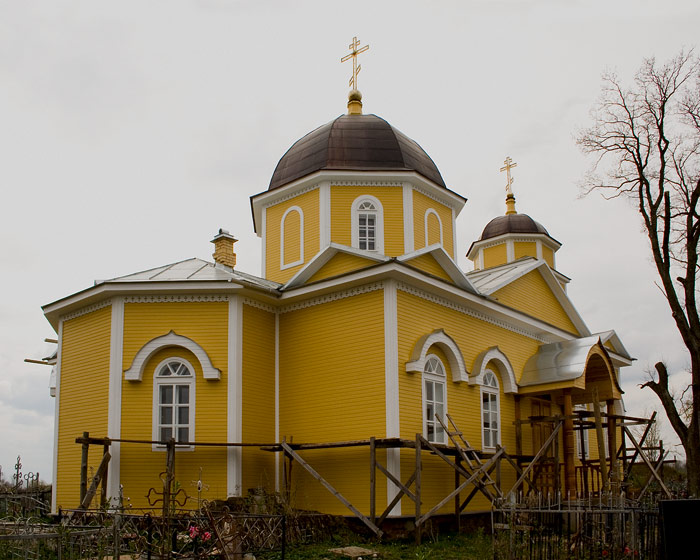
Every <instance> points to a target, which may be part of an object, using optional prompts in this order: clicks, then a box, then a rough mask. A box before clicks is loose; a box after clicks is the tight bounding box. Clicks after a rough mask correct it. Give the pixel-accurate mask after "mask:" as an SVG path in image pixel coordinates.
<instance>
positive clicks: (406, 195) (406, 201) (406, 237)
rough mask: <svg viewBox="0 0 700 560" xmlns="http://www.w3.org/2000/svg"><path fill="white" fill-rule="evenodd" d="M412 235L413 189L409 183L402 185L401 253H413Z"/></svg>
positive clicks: (413, 242)
mask: <svg viewBox="0 0 700 560" xmlns="http://www.w3.org/2000/svg"><path fill="white" fill-rule="evenodd" d="M415 245H416V244H415V239H414V233H413V188H412V187H411V184H410V183H404V185H403V252H404V253H406V254H408V253H413V251H415Z"/></svg>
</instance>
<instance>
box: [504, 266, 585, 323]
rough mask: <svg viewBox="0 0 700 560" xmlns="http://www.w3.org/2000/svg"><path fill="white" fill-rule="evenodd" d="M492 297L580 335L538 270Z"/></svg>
mask: <svg viewBox="0 0 700 560" xmlns="http://www.w3.org/2000/svg"><path fill="white" fill-rule="evenodd" d="M491 295H492V297H493V298H494V299H496V300H497V301H499V302H500V303H503V304H505V305H508V306H510V307H513V308H514V309H518V310H520V311H523V312H525V313H527V314H528V315H532V316H533V317H537V318H538V319H541V320H543V321H546V322H547V323H549V324H550V325H554V326H556V327H559V328H560V329H564V330H565V331H568V332H570V333H572V334H576V335H579V332H578V330H577V329H576V327H575V326H574V324H573V323H572V322H571V319H570V318H569V316H568V315H567V313H566V311H564V308H563V307H562V306H561V304H560V303H559V301H558V300H557V298H556V297H554V294H553V293H552V290H551V289H550V287H549V286H548V285H547V283H546V282H545V281H544V278H542V275H541V274H540V272H539V271H538V270H533V271H532V272H528V273H527V274H525V275H524V276H522V277H521V278H519V279H518V280H516V281H514V282H511V283H510V284H508V285H507V286H504V287H503V288H501V289H500V290H497V291H496V292H494V293H493V294H491Z"/></svg>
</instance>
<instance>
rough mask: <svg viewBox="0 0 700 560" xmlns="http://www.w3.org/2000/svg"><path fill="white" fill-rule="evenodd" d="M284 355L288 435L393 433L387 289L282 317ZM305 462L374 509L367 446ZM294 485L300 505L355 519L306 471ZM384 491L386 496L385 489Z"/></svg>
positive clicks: (302, 438) (316, 438)
mask: <svg viewBox="0 0 700 560" xmlns="http://www.w3.org/2000/svg"><path fill="white" fill-rule="evenodd" d="M279 352H280V394H281V395H284V398H283V399H281V401H280V434H281V435H282V436H287V437H290V436H293V437H294V441H295V442H330V441H345V440H352V439H366V438H369V437H371V436H377V437H383V436H384V435H385V433H386V420H385V412H384V411H385V391H384V297H383V291H381V290H376V291H372V292H368V293H364V294H358V295H354V296H351V297H347V298H343V299H339V300H336V301H331V302H328V303H324V304H320V305H314V306H311V307H307V308H303V309H298V310H295V311H290V312H287V313H282V314H281V315H280V350H279ZM304 456H308V457H309V460H310V461H311V463H312V464H313V465H314V466H318V470H319V472H320V473H321V474H322V475H323V476H324V477H326V478H327V480H329V482H331V484H333V485H337V488H338V489H339V490H340V491H341V492H342V493H343V494H344V495H345V496H346V497H347V498H348V499H349V500H350V501H351V502H353V503H359V505H360V507H361V508H362V509H364V510H366V507H365V506H366V504H367V502H366V500H367V496H368V494H369V491H368V476H369V475H368V474H367V473H368V470H369V466H368V465H369V462H368V461H369V459H368V458H369V451H368V449H367V448H361V449H352V450H342V449H331V450H324V451H308V452H304ZM349 473H353V474H352V475H351V476H349ZM365 475H366V476H365ZM293 484H294V488H293V489H292V494H293V495H295V496H296V499H297V501H296V502H295V503H296V505H297V506H299V507H306V508H313V509H319V510H321V511H328V512H333V513H339V514H346V513H347V510H346V509H345V508H344V507H343V506H342V504H340V502H338V501H337V500H336V499H335V498H334V497H333V496H332V495H331V494H330V493H328V491H326V490H325V489H324V488H323V487H322V486H321V485H320V484H318V483H317V482H316V481H311V480H309V479H308V475H307V474H305V472H303V469H301V468H295V469H294V481H293ZM381 484H384V483H383V482H382V483H380V485H381ZM384 488H385V486H384ZM377 492H378V495H380V496H381V495H382V494H381V492H382V490H381V486H380V487H378V490H377ZM383 495H384V496H386V493H384V494H383Z"/></svg>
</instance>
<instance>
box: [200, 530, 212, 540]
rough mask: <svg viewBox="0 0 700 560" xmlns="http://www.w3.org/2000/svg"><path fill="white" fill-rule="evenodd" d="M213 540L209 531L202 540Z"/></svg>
mask: <svg viewBox="0 0 700 560" xmlns="http://www.w3.org/2000/svg"><path fill="white" fill-rule="evenodd" d="M210 538H211V533H210V532H209V531H206V532H205V533H204V537H203V538H202V540H203V541H208V540H209V539H210Z"/></svg>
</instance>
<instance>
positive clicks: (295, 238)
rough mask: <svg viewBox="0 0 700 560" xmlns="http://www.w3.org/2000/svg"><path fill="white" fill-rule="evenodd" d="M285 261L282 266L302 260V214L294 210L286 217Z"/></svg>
mask: <svg viewBox="0 0 700 560" xmlns="http://www.w3.org/2000/svg"><path fill="white" fill-rule="evenodd" d="M283 225H284V259H283V261H284V262H283V263H282V264H285V265H287V264H290V263H293V262H297V261H298V260H301V259H302V254H301V234H302V231H301V214H300V213H299V211H298V210H292V211H291V212H289V214H287V215H286V216H285V217H284V224H283Z"/></svg>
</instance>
